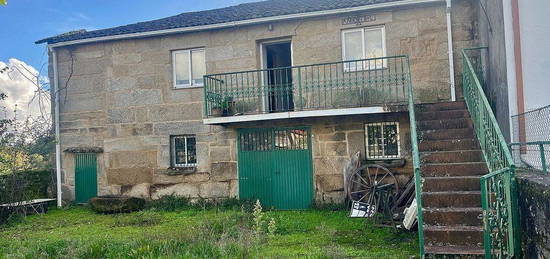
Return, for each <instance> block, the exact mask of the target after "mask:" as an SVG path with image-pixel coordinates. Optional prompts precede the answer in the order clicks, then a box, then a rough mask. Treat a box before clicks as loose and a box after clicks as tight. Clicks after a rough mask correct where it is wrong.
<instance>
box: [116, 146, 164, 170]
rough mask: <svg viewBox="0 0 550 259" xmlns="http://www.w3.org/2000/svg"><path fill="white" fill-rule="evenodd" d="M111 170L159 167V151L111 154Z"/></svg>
mask: <svg viewBox="0 0 550 259" xmlns="http://www.w3.org/2000/svg"><path fill="white" fill-rule="evenodd" d="M109 167H110V168H113V169H114V168H133V167H148V168H155V167H157V151H156V150H154V151H123V152H112V153H109Z"/></svg>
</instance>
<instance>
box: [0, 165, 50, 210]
mask: <svg viewBox="0 0 550 259" xmlns="http://www.w3.org/2000/svg"><path fill="white" fill-rule="evenodd" d="M53 173H54V172H53V171H52V170H39V171H21V172H17V173H13V174H8V175H0V204H3V203H12V202H18V201H23V200H32V199H39V198H48V197H53V193H52V192H53V190H54V185H55V184H54V181H53Z"/></svg>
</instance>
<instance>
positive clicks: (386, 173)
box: [380, 173, 388, 182]
mask: <svg viewBox="0 0 550 259" xmlns="http://www.w3.org/2000/svg"><path fill="white" fill-rule="evenodd" d="M386 176H388V174H387V173H386V174H384V176H382V178H381V179H380V182H382V181H383V180H384V178H386Z"/></svg>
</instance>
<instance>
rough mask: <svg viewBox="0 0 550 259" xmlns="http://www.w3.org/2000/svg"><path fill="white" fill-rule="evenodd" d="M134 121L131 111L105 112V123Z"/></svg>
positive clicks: (113, 110)
mask: <svg viewBox="0 0 550 259" xmlns="http://www.w3.org/2000/svg"><path fill="white" fill-rule="evenodd" d="M135 120H136V113H135V111H134V110H133V109H109V110H107V123H129V122H134V121H135Z"/></svg>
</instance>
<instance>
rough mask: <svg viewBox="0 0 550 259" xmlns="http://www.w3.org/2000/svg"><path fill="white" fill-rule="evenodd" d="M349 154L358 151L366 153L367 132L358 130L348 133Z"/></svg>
mask: <svg viewBox="0 0 550 259" xmlns="http://www.w3.org/2000/svg"><path fill="white" fill-rule="evenodd" d="M347 140H348V154H355V153H356V152H357V151H359V152H361V154H362V155H363V156H364V155H365V132H363V131H356V132H348V133H347Z"/></svg>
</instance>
